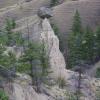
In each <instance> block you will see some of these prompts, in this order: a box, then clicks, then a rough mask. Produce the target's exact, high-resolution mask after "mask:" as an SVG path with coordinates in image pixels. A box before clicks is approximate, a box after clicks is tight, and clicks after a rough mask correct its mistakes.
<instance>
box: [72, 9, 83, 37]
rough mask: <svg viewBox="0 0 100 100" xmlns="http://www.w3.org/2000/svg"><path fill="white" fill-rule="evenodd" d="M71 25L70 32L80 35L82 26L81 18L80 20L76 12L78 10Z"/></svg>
mask: <svg viewBox="0 0 100 100" xmlns="http://www.w3.org/2000/svg"><path fill="white" fill-rule="evenodd" d="M73 20H74V21H73V25H72V32H73V33H74V34H76V35H77V34H79V33H81V34H82V25H81V18H80V14H79V12H78V10H76V13H75V15H74V19H73Z"/></svg>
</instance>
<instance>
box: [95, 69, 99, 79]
mask: <svg viewBox="0 0 100 100" xmlns="http://www.w3.org/2000/svg"><path fill="white" fill-rule="evenodd" d="M95 77H96V78H100V68H98V69H97V70H96V76H95Z"/></svg>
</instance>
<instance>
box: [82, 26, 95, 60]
mask: <svg viewBox="0 0 100 100" xmlns="http://www.w3.org/2000/svg"><path fill="white" fill-rule="evenodd" d="M82 45H83V50H82V51H83V54H84V55H82V56H83V58H82V59H84V60H87V61H89V62H94V57H95V51H94V33H93V31H92V30H91V29H90V27H89V26H87V28H86V32H84V36H83V41H82Z"/></svg>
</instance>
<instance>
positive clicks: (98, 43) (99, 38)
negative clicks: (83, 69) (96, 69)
mask: <svg viewBox="0 0 100 100" xmlns="http://www.w3.org/2000/svg"><path fill="white" fill-rule="evenodd" d="M95 51H96V52H97V57H96V60H97V61H98V60H99V59H100V27H98V28H97V30H96V32H95Z"/></svg>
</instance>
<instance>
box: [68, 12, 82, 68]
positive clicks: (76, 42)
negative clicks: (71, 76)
mask: <svg viewBox="0 0 100 100" xmlns="http://www.w3.org/2000/svg"><path fill="white" fill-rule="evenodd" d="M82 37H83V32H82V25H81V18H80V15H79V12H78V11H76V13H75V16H74V21H73V25H72V33H70V34H69V38H68V47H69V66H70V67H71V66H74V65H76V64H77V61H78V60H80V59H81V58H82V49H83V48H82Z"/></svg>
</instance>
